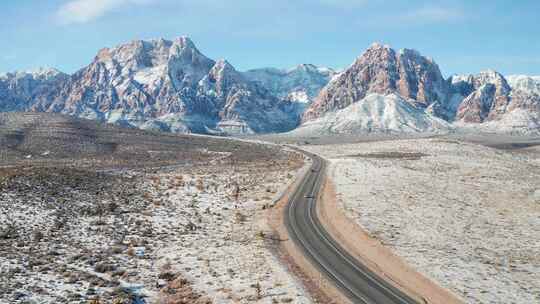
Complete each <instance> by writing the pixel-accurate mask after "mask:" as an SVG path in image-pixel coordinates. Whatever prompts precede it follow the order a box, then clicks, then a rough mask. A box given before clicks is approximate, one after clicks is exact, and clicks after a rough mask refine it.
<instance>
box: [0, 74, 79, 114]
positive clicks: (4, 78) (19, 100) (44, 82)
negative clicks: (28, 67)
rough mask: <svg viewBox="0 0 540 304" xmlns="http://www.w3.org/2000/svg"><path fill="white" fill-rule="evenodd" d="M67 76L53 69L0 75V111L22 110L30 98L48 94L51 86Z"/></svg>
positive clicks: (29, 101) (28, 103) (64, 79)
mask: <svg viewBox="0 0 540 304" xmlns="http://www.w3.org/2000/svg"><path fill="white" fill-rule="evenodd" d="M68 78H69V76H68V75H66V74H64V73H61V72H59V71H58V70H55V69H39V70H37V71H33V72H18V73H8V74H4V75H0V111H2V112H6V111H22V110H24V109H25V108H26V107H28V106H29V105H30V103H31V101H32V100H35V99H36V98H40V97H43V96H48V95H49V94H50V93H51V92H50V88H51V87H52V86H54V85H55V84H57V83H60V82H63V81H66V80H67V79H68Z"/></svg>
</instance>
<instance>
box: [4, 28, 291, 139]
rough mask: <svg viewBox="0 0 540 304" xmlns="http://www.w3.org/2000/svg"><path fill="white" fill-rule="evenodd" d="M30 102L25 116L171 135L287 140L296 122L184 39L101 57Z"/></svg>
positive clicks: (275, 101) (281, 103)
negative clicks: (57, 116)
mask: <svg viewBox="0 0 540 304" xmlns="http://www.w3.org/2000/svg"><path fill="white" fill-rule="evenodd" d="M31 101H32V102H31V103H29V104H28V105H25V106H22V107H21V108H22V109H25V110H32V111H40V112H59V113H63V114H69V115H74V116H78V117H83V118H90V119H97V120H102V121H108V122H113V123H118V124H122V125H128V126H135V127H141V128H146V129H159V130H165V131H173V132H197V133H216V132H217V133H226V134H237V133H266V132H282V131H288V130H291V129H293V128H294V127H295V126H296V125H297V122H298V115H296V114H295V113H291V112H290V111H289V107H291V102H289V101H287V100H281V99H279V98H277V97H275V96H273V95H272V94H270V92H268V91H267V90H266V89H265V88H263V87H262V86H260V85H258V84H257V83H254V82H252V81H249V80H248V79H246V77H244V75H243V74H241V73H239V72H237V71H236V70H235V69H234V67H232V66H231V65H230V64H229V63H228V62H226V61H225V60H220V61H217V62H215V61H214V60H212V59H209V58H207V57H206V56H204V55H203V54H202V53H201V52H200V51H199V50H198V49H197V48H196V46H195V44H194V43H193V42H192V41H191V40H190V39H189V38H187V37H180V38H178V39H176V40H174V41H169V40H164V39H159V40H151V41H141V40H138V41H133V42H130V43H127V44H124V45H120V46H118V47H115V48H105V49H102V50H101V51H99V53H98V54H97V56H96V57H95V58H94V60H93V62H92V63H91V64H90V65H88V66H87V67H85V68H83V69H81V70H80V71H78V72H77V73H75V74H74V75H72V76H70V77H67V79H65V80H63V81H58V82H57V83H55V84H54V85H53V86H51V88H49V90H47V91H46V92H44V93H43V94H41V95H39V96H35V97H34V98H32V99H31ZM21 104H22V103H21ZM8 110H10V109H8Z"/></svg>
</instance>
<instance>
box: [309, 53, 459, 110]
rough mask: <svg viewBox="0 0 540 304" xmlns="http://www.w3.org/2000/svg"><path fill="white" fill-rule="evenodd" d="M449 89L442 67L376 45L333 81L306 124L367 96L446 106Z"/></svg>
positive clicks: (319, 98) (409, 54) (319, 99)
mask: <svg viewBox="0 0 540 304" xmlns="http://www.w3.org/2000/svg"><path fill="white" fill-rule="evenodd" d="M448 92H449V86H448V83H447V82H446V81H445V80H444V78H443V76H442V74H441V72H440V70H439V67H438V66H437V64H436V63H435V62H434V61H433V60H432V59H430V58H426V57H423V56H422V55H421V54H420V53H419V52H417V51H414V50H408V49H405V50H402V51H400V52H399V53H396V51H395V50H394V49H392V48H391V47H389V46H387V45H382V44H380V43H374V44H372V45H371V46H370V47H369V48H368V49H367V50H366V51H365V52H364V53H363V54H362V55H361V56H360V57H358V58H357V59H356V61H355V62H354V63H353V64H352V65H351V66H350V67H349V68H348V69H347V70H345V71H344V72H342V73H340V74H339V76H337V77H336V78H335V79H334V80H333V81H332V82H330V83H329V84H328V85H327V86H326V87H325V88H324V89H323V90H322V91H321V93H320V95H319V96H318V97H317V98H316V100H315V101H314V103H313V104H312V106H311V107H310V108H309V109H308V110H307V111H306V113H305V115H304V121H307V120H311V119H314V118H317V117H320V116H322V115H324V114H325V113H327V112H331V111H336V110H339V109H343V108H345V107H347V106H349V105H351V104H353V103H355V102H358V101H360V100H362V99H363V98H364V97H366V95H367V94H370V93H376V94H381V95H388V94H393V93H395V94H398V95H400V96H402V97H403V98H404V99H406V100H409V101H411V102H412V103H413V104H414V105H417V106H420V107H424V108H426V107H428V106H430V105H431V104H434V103H444V102H445V101H446V98H447V96H448Z"/></svg>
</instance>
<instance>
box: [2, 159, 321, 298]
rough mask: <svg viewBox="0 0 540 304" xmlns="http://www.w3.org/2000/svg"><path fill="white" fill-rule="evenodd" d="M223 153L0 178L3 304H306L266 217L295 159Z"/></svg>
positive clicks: (293, 168)
mask: <svg viewBox="0 0 540 304" xmlns="http://www.w3.org/2000/svg"><path fill="white" fill-rule="evenodd" d="M226 157H227V155H221V154H219V153H217V154H216V157H215V159H214V160H212V161H210V162H209V163H208V164H207V166H195V167H193V166H180V167H177V168H169V169H167V170H160V171H157V172H154V173H143V172H141V171H127V172H121V173H115V174H113V175H111V174H109V173H107V174H102V173H99V174H93V173H92V174H89V173H87V172H78V171H72V170H71V169H63V170H64V171H61V172H56V171H55V170H56V169H55V170H45V171H43V172H42V171H32V173H29V174H22V173H21V172H20V171H18V172H15V173H14V172H11V173H10V172H0V173H3V174H0V186H1V187H3V188H1V189H2V192H0V205H1V208H2V212H0V223H2V225H0V303H81V302H87V301H89V300H91V299H99V300H100V301H101V302H100V303H113V302H114V301H116V302H114V303H131V302H129V299H130V298H133V297H141V298H142V299H144V300H145V301H146V302H147V303H200V304H203V303H205V304H206V303H311V302H312V301H311V300H310V298H309V297H308V295H307V293H306V291H304V289H303V288H302V287H301V283H300V282H298V281H297V280H296V279H295V278H294V277H292V275H291V274H289V273H288V272H287V268H286V266H284V265H283V264H281V262H280V261H279V260H278V256H277V254H276V252H275V250H276V248H277V244H276V242H277V241H276V240H275V239H273V237H272V235H271V229H270V227H269V226H268V225H267V223H266V220H265V218H266V217H265V214H266V213H265V212H266V211H265V210H264V209H266V207H267V206H268V204H271V203H272V200H273V199H274V197H275V196H276V195H277V194H278V193H279V191H280V190H281V189H282V188H283V187H285V186H286V185H287V184H288V183H290V182H291V181H292V179H293V178H294V176H295V173H296V170H297V168H298V159H290V160H289V161H288V162H285V163H283V162H281V161H279V162H276V161H272V160H262V161H260V162H259V163H254V162H251V163H247V164H238V165H234V166H232V165H231V164H230V163H229V164H227V165H223V164H222V159H223V158H226ZM261 172H264V174H261ZM86 182H88V184H86ZM236 185H239V187H238V189H239V190H238V191H237V186H236ZM28 189H34V190H32V191H27V190H28ZM235 193H238V196H236V195H235ZM62 206H65V207H62ZM11 228H15V229H11ZM96 303H97V302H96Z"/></svg>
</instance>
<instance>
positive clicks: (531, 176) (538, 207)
mask: <svg viewBox="0 0 540 304" xmlns="http://www.w3.org/2000/svg"><path fill="white" fill-rule="evenodd" d="M304 148H305V149H307V150H310V151H313V152H316V153H319V154H321V155H323V156H325V157H326V158H328V159H330V161H331V166H330V169H329V170H330V171H329V172H330V176H331V178H332V179H333V181H334V183H335V185H336V189H337V193H338V202H339V205H340V206H341V208H343V210H344V211H345V213H346V215H347V216H348V217H350V218H352V219H354V220H355V221H356V222H357V223H358V224H359V225H360V226H361V227H363V228H364V229H365V230H366V231H367V232H368V233H369V234H370V235H371V236H373V237H375V238H377V239H379V240H380V241H381V242H382V243H383V244H384V245H386V246H388V247H390V248H391V249H392V250H393V251H394V252H395V253H396V254H397V255H399V256H401V257H402V258H404V259H405V260H406V262H407V263H409V264H410V265H411V266H413V267H415V268H416V269H417V270H419V271H420V272H421V273H423V274H425V275H427V276H428V277H430V278H431V279H433V280H434V281H435V282H437V283H438V284H440V285H442V286H443V287H446V288H448V289H450V290H452V291H453V292H454V293H456V294H457V295H459V296H461V297H462V298H463V299H465V302H466V303H538V302H539V301H540V154H538V153H532V152H530V153H518V152H506V151H501V150H495V149H491V148H486V147H483V146H479V145H473V144H466V143H461V142H457V141H450V140H443V139H418V140H402V141H384V142H369V143H357V144H341V145H340V144H335V145H331V146H330V145H326V146H305V147H304Z"/></svg>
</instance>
